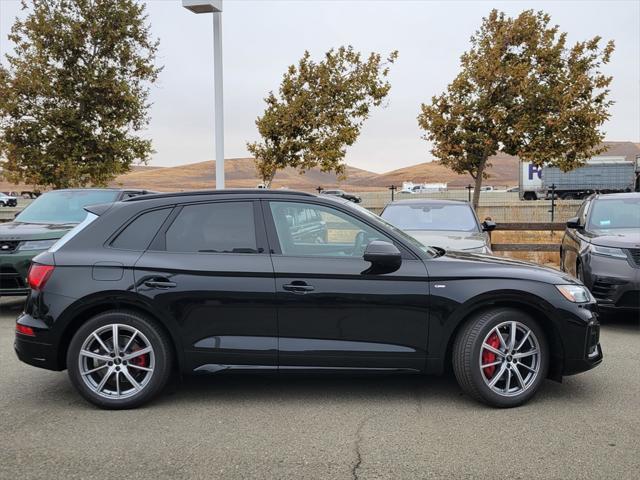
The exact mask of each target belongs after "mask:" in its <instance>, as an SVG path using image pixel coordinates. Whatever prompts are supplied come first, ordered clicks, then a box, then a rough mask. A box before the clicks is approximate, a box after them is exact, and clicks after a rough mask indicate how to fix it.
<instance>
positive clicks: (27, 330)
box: [16, 323, 36, 337]
mask: <svg viewBox="0 0 640 480" xmlns="http://www.w3.org/2000/svg"><path fill="white" fill-rule="evenodd" d="M16 332H18V333H21V334H22V335H28V336H29V337H35V336H36V332H34V331H33V328H31V327H27V326H26V325H20V324H19V323H16Z"/></svg>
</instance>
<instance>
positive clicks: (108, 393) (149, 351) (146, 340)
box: [67, 311, 172, 409]
mask: <svg viewBox="0 0 640 480" xmlns="http://www.w3.org/2000/svg"><path fill="white" fill-rule="evenodd" d="M171 364H172V353H171V346H170V344H169V340H168V338H167V336H166V334H165V333H164V332H163V331H162V329H161V328H159V327H158V326H157V325H156V324H155V322H153V321H151V320H149V319H148V318H146V317H144V316H142V315H139V314H137V313H134V312H123V311H110V312H105V313H101V314H99V315H96V316H95V317H93V318H91V319H90V320H89V321H87V322H86V323H85V324H84V325H82V326H81V327H80V328H79V329H78V331H77V332H76V334H75V335H74V337H73V339H72V340H71V344H70V345H69V350H68V352H67V369H68V371H69V378H70V379H71V382H72V383H73V385H74V386H75V387H76V389H77V390H78V391H79V392H80V394H81V395H82V396H83V397H84V398H86V399H87V400H89V401H90V402H91V403H93V404H95V405H97V406H99V407H101V408H107V409H123V408H135V407H137V406H139V405H141V404H143V403H145V402H147V401H149V400H151V399H152V398H153V397H154V396H155V395H157V394H158V393H159V392H160V391H161V390H162V388H163V387H164V386H165V385H166V383H167V380H168V379H169V376H170V372H171Z"/></svg>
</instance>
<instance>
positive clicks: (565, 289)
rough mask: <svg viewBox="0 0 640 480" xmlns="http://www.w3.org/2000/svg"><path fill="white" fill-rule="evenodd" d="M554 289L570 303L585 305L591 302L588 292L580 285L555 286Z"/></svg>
mask: <svg viewBox="0 0 640 480" xmlns="http://www.w3.org/2000/svg"><path fill="white" fill-rule="evenodd" d="M556 288H557V289H558V291H559V292H560V293H561V294H562V296H563V297H564V298H566V299H567V300H569V301H570V302H573V303H586V302H590V301H592V297H591V294H590V293H589V290H588V289H587V287H583V286H582V285H556Z"/></svg>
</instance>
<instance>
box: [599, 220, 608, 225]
mask: <svg viewBox="0 0 640 480" xmlns="http://www.w3.org/2000/svg"><path fill="white" fill-rule="evenodd" d="M600 225H611V220H600Z"/></svg>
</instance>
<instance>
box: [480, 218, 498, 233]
mask: <svg viewBox="0 0 640 480" xmlns="http://www.w3.org/2000/svg"><path fill="white" fill-rule="evenodd" d="M495 229H496V222H494V221H493V220H485V221H484V222H482V230H483V231H485V232H491V231H492V230H495Z"/></svg>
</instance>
